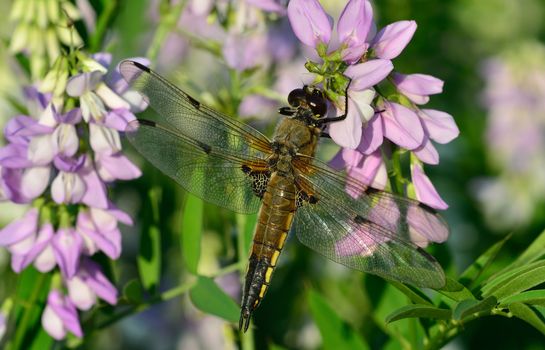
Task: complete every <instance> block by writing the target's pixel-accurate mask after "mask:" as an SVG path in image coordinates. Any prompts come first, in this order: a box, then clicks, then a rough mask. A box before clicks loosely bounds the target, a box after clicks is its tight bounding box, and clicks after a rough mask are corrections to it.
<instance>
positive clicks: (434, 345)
mask: <svg viewBox="0 0 545 350" xmlns="http://www.w3.org/2000/svg"><path fill="white" fill-rule="evenodd" d="M495 315H498V316H503V317H507V318H511V317H512V315H511V313H509V312H505V311H503V310H500V309H496V308H495V309H492V310H490V311H483V312H478V313H475V314H473V315H470V316H468V317H466V318H464V319H463V320H460V321H458V320H450V321H448V322H447V323H446V324H445V325H444V326H442V327H439V329H438V331H437V333H435V334H434V335H433V336H432V337H430V338H429V339H428V341H427V342H426V343H425V344H424V349H425V350H435V349H441V348H442V347H443V346H445V345H446V344H447V343H448V342H449V341H451V340H452V339H454V338H455V337H456V336H458V334H460V332H461V331H463V330H464V328H465V326H466V325H467V323H469V322H471V321H474V320H476V319H479V318H481V317H485V316H495Z"/></svg>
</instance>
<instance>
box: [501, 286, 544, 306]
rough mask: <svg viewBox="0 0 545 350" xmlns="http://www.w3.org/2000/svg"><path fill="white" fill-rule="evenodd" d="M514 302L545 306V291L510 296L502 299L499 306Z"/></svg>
mask: <svg viewBox="0 0 545 350" xmlns="http://www.w3.org/2000/svg"><path fill="white" fill-rule="evenodd" d="M515 302H520V303H524V304H529V305H540V306H545V289H538V290H529V291H527V292H522V293H519V294H515V295H512V296H510V297H507V298H504V299H503V300H502V302H501V305H509V304H511V303H515Z"/></svg>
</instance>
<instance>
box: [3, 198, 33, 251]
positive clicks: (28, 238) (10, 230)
mask: <svg viewBox="0 0 545 350" xmlns="http://www.w3.org/2000/svg"><path fill="white" fill-rule="evenodd" d="M38 213H39V212H38V209H37V208H33V209H30V210H29V211H27V212H26V214H25V215H24V216H23V217H22V218H21V219H19V220H15V221H13V222H11V223H10V224H8V225H7V226H6V227H4V228H3V229H2V230H0V246H3V247H6V248H8V250H9V251H10V252H11V253H12V254H16V255H24V254H26V253H28V252H29V251H30V249H31V248H32V243H33V241H34V240H35V237H36V232H37V230H38Z"/></svg>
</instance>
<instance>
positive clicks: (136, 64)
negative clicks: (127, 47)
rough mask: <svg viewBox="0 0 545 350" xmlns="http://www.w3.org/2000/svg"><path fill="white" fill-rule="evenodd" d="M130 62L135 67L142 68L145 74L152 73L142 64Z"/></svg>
mask: <svg viewBox="0 0 545 350" xmlns="http://www.w3.org/2000/svg"><path fill="white" fill-rule="evenodd" d="M130 62H131V63H132V64H134V65H135V66H137V67H138V68H140V69H141V70H143V71H144V72H148V73H149V72H151V70H150V69H149V68H148V67H146V66H144V65H143V64H142V63H138V62H136V61H130Z"/></svg>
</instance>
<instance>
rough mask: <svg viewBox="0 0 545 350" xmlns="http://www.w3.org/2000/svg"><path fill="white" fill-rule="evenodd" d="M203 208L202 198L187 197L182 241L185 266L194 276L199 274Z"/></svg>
mask: <svg viewBox="0 0 545 350" xmlns="http://www.w3.org/2000/svg"><path fill="white" fill-rule="evenodd" d="M203 208H204V203H203V201H202V200H201V199H200V198H197V197H195V196H193V195H191V194H188V195H187V200H186V202H185V209H184V214H183V218H182V234H181V238H180V239H181V244H182V255H183V259H184V262H185V265H186V267H187V270H188V271H189V272H191V273H193V274H197V273H198V267H199V259H200V256H201V236H202V226H203V224H202V223H203Z"/></svg>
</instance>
